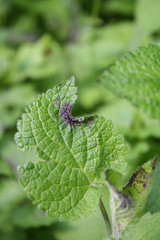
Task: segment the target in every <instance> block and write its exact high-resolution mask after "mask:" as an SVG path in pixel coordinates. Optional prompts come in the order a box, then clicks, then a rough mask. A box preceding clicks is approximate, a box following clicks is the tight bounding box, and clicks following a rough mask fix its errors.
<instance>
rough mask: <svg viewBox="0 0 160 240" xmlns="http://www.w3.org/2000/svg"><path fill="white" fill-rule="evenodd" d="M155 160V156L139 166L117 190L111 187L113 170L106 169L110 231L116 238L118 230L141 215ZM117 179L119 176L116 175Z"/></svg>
mask: <svg viewBox="0 0 160 240" xmlns="http://www.w3.org/2000/svg"><path fill="white" fill-rule="evenodd" d="M156 162H157V158H155V159H153V160H151V161H148V162H147V163H145V164H143V165H142V166H141V167H139V168H138V169H137V170H136V172H135V173H134V174H133V175H132V176H131V178H130V180H129V182H128V184H127V185H126V186H125V187H124V188H123V190H122V191H117V189H115V188H114V187H113V186H114V185H115V183H114V182H113V181H112V175H113V176H114V175H115V173H114V171H111V173H110V174H109V175H108V171H107V172H106V180H107V185H108V187H109V190H110V207H111V215H112V233H113V237H115V238H116V239H117V238H119V236H120V230H123V229H125V227H126V225H127V224H128V223H129V222H131V221H132V220H133V219H135V218H137V217H140V216H141V215H142V211H143V208H144V206H145V202H146V199H147V197H148V194H149V192H150V190H151V184H152V179H153V173H154V170H155V166H156ZM118 179H121V178H120V177H118Z"/></svg>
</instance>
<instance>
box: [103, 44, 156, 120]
mask: <svg viewBox="0 0 160 240" xmlns="http://www.w3.org/2000/svg"><path fill="white" fill-rule="evenodd" d="M159 69H160V46H158V45H156V44H149V45H148V46H147V47H140V48H139V49H138V50H136V51H134V52H129V53H126V54H125V55H124V56H123V57H122V58H121V59H120V60H118V61H117V62H116V63H115V64H114V65H111V66H110V67H109V68H108V69H107V70H106V71H105V72H104V74H103V75H102V81H103V82H104V84H105V86H106V87H107V88H108V89H110V90H112V91H113V92H114V93H116V94H118V95H119V96H121V97H125V98H127V99H129V100H130V101H131V102H132V103H133V104H134V105H136V106H137V107H139V108H141V109H142V110H143V111H144V112H146V113H147V114H149V115H150V116H151V117H153V118H158V119H159V118H160V95H159V91H160V71H159Z"/></svg>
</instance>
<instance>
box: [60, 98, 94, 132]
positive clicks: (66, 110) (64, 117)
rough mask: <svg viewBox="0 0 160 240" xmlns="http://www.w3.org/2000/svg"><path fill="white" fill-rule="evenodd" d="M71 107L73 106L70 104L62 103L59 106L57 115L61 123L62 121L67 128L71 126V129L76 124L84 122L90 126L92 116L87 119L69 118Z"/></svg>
mask: <svg viewBox="0 0 160 240" xmlns="http://www.w3.org/2000/svg"><path fill="white" fill-rule="evenodd" d="M72 106H73V104H71V103H63V104H62V105H61V107H60V110H59V115H60V119H61V121H64V122H65V123H66V124H67V125H68V126H71V127H73V126H74V125H75V124H78V123H86V122H88V123H89V125H91V124H92V122H93V120H94V117H93V116H91V117H87V118H84V117H79V118H76V117H72V116H71V108H72Z"/></svg>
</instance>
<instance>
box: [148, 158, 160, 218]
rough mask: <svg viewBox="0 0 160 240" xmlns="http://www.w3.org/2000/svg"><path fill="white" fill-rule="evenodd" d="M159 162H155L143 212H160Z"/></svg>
mask: <svg viewBox="0 0 160 240" xmlns="http://www.w3.org/2000/svg"><path fill="white" fill-rule="evenodd" d="M159 186H160V162H157V164H156V168H155V173H154V176H153V182H152V187H151V191H150V193H149V195H148V197H147V201H146V204H145V208H144V212H145V213H146V212H150V213H152V214H153V213H155V212H160V187H159Z"/></svg>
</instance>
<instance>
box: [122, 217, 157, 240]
mask: <svg viewBox="0 0 160 240" xmlns="http://www.w3.org/2000/svg"><path fill="white" fill-rule="evenodd" d="M159 224H160V214H159V213H155V214H153V215H151V214H149V213H147V214H146V215H144V216H143V217H142V218H141V219H140V220H135V221H133V222H132V223H130V224H129V225H128V226H127V228H126V230H125V231H124V232H123V234H122V238H121V239H122V240H128V239H130V240H134V239H137V240H143V239H145V240H150V239H154V240H158V239H159V235H160V228H159Z"/></svg>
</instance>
